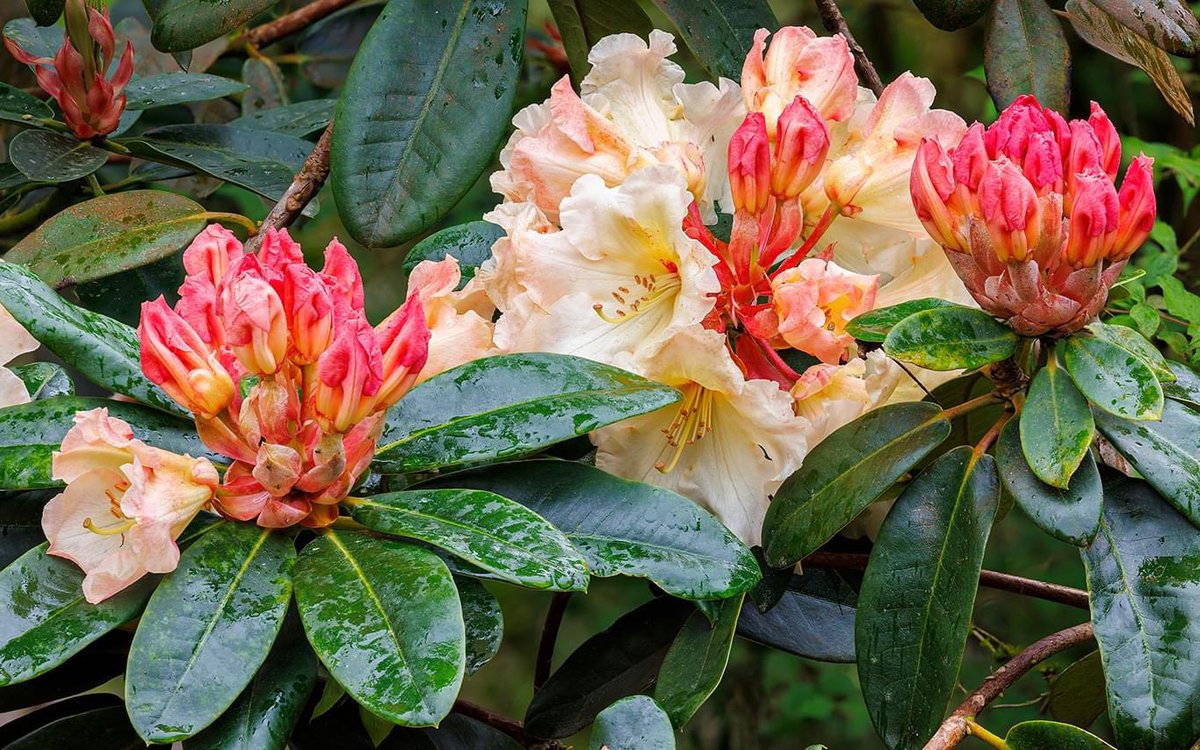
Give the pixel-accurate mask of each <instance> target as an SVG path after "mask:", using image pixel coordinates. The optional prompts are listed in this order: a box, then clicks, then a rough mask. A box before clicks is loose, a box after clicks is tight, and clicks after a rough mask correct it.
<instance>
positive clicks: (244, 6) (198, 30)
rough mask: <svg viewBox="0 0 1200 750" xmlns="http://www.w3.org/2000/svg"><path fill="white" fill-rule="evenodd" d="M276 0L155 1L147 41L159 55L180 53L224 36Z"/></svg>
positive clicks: (276, 0)
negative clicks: (161, 53) (151, 24)
mask: <svg viewBox="0 0 1200 750" xmlns="http://www.w3.org/2000/svg"><path fill="white" fill-rule="evenodd" d="M276 2H278V0H225V2H214V1H213V0H161V1H159V0H155V3H154V4H155V6H156V7H155V11H154V12H153V13H151V14H150V16H151V17H152V18H153V20H154V28H153V30H152V32H151V35H150V41H151V43H153V44H154V47H155V49H159V50H162V51H163V52H184V51H186V50H191V49H195V48H196V47H199V46H200V45H202V44H204V43H205V42H211V41H212V40H213V39H216V38H218V37H222V36H225V35H226V34H228V33H229V32H230V31H233V30H234V29H236V28H237V27H239V26H241V25H242V24H244V23H246V22H247V21H249V20H250V19H251V18H254V17H255V16H257V15H258V14H259V13H262V12H263V11H264V10H266V9H267V8H270V7H271V6H272V5H274V4H275V3H276Z"/></svg>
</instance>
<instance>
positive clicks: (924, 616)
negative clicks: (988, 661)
mask: <svg viewBox="0 0 1200 750" xmlns="http://www.w3.org/2000/svg"><path fill="white" fill-rule="evenodd" d="M999 496H1000V483H999V479H998V478H997V476H996V464H995V462H994V461H993V460H992V458H991V456H988V455H986V454H984V455H983V456H978V455H976V454H974V453H973V452H972V450H971V448H970V447H969V446H961V447H959V448H955V449H954V450H952V451H950V452H949V453H946V454H945V455H943V456H942V457H941V458H939V459H938V460H937V461H935V462H934V463H933V464H931V465H930V466H929V468H927V469H926V470H925V471H924V472H922V473H921V474H920V475H919V476H918V477H917V478H916V479H915V480H914V481H913V482H912V484H910V485H909V486H908V488H907V489H905V491H904V493H903V494H901V495H900V497H899V499H897V500H896V504H895V505H894V506H892V510H891V512H890V513H888V517H887V519H886V520H885V521H884V523H883V527H882V528H880V530H879V536H878V537H877V539H876V541H875V547H874V549H873V550H872V552H871V561H870V563H869V564H868V565H867V570H866V573H864V574H863V583H862V589H861V590H860V591H859V599H858V617H857V621H856V623H855V631H854V632H855V643H856V645H857V651H858V676H859V681H860V682H861V683H862V691H863V698H864V700H865V701H866V704H867V712H868V713H869V714H870V715H871V721H872V722H873V723H874V724H875V729H876V731H878V732H879V735H880V737H882V738H883V740H884V743H885V744H886V745H887V746H888V747H889V748H920V747H923V746H924V744H925V742H926V741H927V740H928V739H929V738H930V737H931V736H933V733H934V732H935V731H936V730H937V728H938V725H939V724H941V722H942V718H943V717H944V716H945V710H946V704H947V703H948V702H949V700H950V698H951V697H952V696H953V695H954V691H955V686H956V684H957V682H958V669H959V665H960V664H961V663H962V655H963V650H964V649H965V648H966V645H967V636H968V635H969V633H970V627H971V610H972V608H973V607H974V605H975V592H976V589H977V587H978V585H979V571H980V569H981V568H982V566H983V552H984V548H985V547H986V546H987V539H988V535H989V533H990V532H991V529H992V521H993V519H994V518H995V515H996V507H997V504H998V502H999Z"/></svg>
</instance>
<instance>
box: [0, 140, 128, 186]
mask: <svg viewBox="0 0 1200 750" xmlns="http://www.w3.org/2000/svg"><path fill="white" fill-rule="evenodd" d="M8 158H9V159H11V160H12V164H13V166H14V167H16V168H17V169H19V170H21V173H22V174H24V175H25V176H26V177H28V178H29V179H31V180H36V181H37V182H70V181H71V180H79V179H82V178H84V177H87V176H88V175H90V174H91V173H92V172H95V171H96V170H97V169H99V168H100V167H103V166H104V164H105V162H107V161H108V152H107V151H104V150H103V149H98V148H96V147H95V146H92V145H91V144H90V143H83V142H81V141H78V140H76V139H75V138H72V137H70V136H66V135H63V134H61V133H55V132H53V131H50V130H23V131H21V132H20V133H17V135H16V137H15V138H13V139H12V140H11V141H9V143H8Z"/></svg>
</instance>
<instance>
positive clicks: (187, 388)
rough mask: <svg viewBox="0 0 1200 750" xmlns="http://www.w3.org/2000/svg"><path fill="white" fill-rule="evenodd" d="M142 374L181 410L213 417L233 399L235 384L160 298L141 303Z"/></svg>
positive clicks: (203, 344)
mask: <svg viewBox="0 0 1200 750" xmlns="http://www.w3.org/2000/svg"><path fill="white" fill-rule="evenodd" d="M138 338H139V339H140V340H141V358H142V371H143V372H144V373H145V374H146V377H148V378H149V379H150V380H151V381H152V382H154V383H155V384H157V385H159V386H161V387H162V389H163V390H164V391H166V392H167V394H168V395H169V396H170V397H171V398H173V399H174V400H175V401H176V402H177V403H178V404H179V405H180V406H183V407H184V408H186V409H188V410H190V411H192V412H195V413H196V414H199V415H201V416H204V417H212V416H214V415H215V414H217V412H219V411H221V410H222V409H224V408H225V407H226V406H227V405H228V404H229V402H230V401H231V400H232V399H233V393H234V383H233V380H232V378H230V376H229V373H228V372H227V371H226V370H225V368H224V367H222V366H221V364H220V362H219V361H218V359H217V356H216V354H215V353H214V352H213V351H212V350H211V349H210V348H209V347H208V345H207V344H205V343H204V341H203V340H201V338H200V336H199V335H198V334H197V333H196V331H195V329H193V328H192V327H191V326H190V325H188V323H187V321H186V320H184V319H183V318H182V317H180V315H179V314H178V313H176V312H175V311H174V310H172V309H171V308H170V307H169V306H168V305H167V302H166V300H164V299H163V298H162V297H161V296H160V297H159V298H158V299H156V300H154V301H153V302H143V303H142V317H141V322H140V323H139V325H138Z"/></svg>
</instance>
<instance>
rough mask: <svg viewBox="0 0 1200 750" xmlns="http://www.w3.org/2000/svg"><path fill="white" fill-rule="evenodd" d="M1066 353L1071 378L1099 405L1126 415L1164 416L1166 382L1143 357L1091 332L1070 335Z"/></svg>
mask: <svg viewBox="0 0 1200 750" xmlns="http://www.w3.org/2000/svg"><path fill="white" fill-rule="evenodd" d="M1065 355H1066V356H1065V357H1064V361H1065V364H1066V366H1067V372H1069V373H1070V374H1071V379H1072V380H1074V381H1075V385H1077V386H1079V390H1081V391H1083V395H1085V396H1087V398H1088V401H1091V402H1092V403H1093V404H1095V405H1096V407H1097V408H1098V409H1101V410H1102V411H1106V412H1108V413H1109V414H1114V415H1116V416H1118V417H1125V418H1126V419H1137V420H1149V419H1158V418H1159V417H1160V416H1162V410H1163V391H1162V386H1160V385H1159V384H1158V378H1156V377H1154V372H1153V371H1151V369H1150V368H1149V367H1147V366H1146V363H1145V362H1143V361H1142V360H1141V358H1139V357H1136V356H1134V355H1133V354H1130V353H1129V352H1128V351H1127V350H1125V349H1122V348H1121V347H1119V346H1116V345H1114V344H1110V343H1109V342H1107V341H1104V340H1103V339H1099V338H1093V337H1090V336H1072V337H1071V338H1069V339H1067V342H1066V347H1065Z"/></svg>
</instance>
